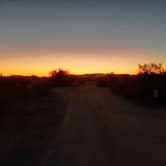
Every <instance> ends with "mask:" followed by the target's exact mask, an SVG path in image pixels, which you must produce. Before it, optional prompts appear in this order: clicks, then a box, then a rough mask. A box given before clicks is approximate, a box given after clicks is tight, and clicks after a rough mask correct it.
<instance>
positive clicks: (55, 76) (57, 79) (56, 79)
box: [50, 69, 74, 86]
mask: <svg viewBox="0 0 166 166" xmlns="http://www.w3.org/2000/svg"><path fill="white" fill-rule="evenodd" d="M50 79H51V81H52V83H53V85H55V86H72V84H73V81H74V78H73V76H72V75H71V74H70V73H69V72H68V71H65V70H63V69H59V70H54V71H52V72H50Z"/></svg>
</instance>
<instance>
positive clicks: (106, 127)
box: [46, 82, 166, 166]
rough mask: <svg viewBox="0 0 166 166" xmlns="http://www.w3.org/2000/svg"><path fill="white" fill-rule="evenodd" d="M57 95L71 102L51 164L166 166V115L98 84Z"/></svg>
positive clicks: (50, 155) (58, 90)
mask: <svg viewBox="0 0 166 166" xmlns="http://www.w3.org/2000/svg"><path fill="white" fill-rule="evenodd" d="M56 91H57V92H59V93H61V94H63V95H64V96H67V97H68V98H69V99H70V102H69V104H68V107H67V110H66V116H65V119H64V122H63V124H62V127H61V130H60V131H59V132H58V136H57V139H56V144H57V148H56V156H57V157H56V159H55V152H52V153H50V154H49V156H48V159H47V162H46V165H55V163H56V164H57V165H64V166H65V165H72V166H92V165H95V166H97V165H103V166H105V165H113V166H121V165H123V166H124V165H126V166H133V165H134V166H137V165H138V166H140V165H143V166H144V165H146V166H147V165H151V166H152V165H155V166H156V165H157V166H159V165H166V132H165V128H166V112H164V111H162V110H150V109H147V108H146V109H145V108H143V107H139V106H136V105H134V104H131V103H129V102H128V101H125V100H124V99H121V98H119V97H116V96H114V95H113V94H111V92H110V91H109V89H107V88H99V87H96V86H95V82H88V83H87V84H86V85H82V86H80V87H77V88H66V89H57V90H56ZM55 160H56V162H55Z"/></svg>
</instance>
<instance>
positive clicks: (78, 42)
mask: <svg viewBox="0 0 166 166" xmlns="http://www.w3.org/2000/svg"><path fill="white" fill-rule="evenodd" d="M165 9H166V2H165V0H139V1H137V0H93V1H92V0H84V1H81V0H0V72H1V73H2V74H4V75H12V74H21V75H32V74H36V75H47V74H48V73H49V72H50V71H51V70H54V69H57V68H64V69H65V70H69V71H70V72H72V73H75V74H82V73H109V72H114V73H129V74H132V73H136V71H137V66H138V64H139V63H140V64H142V63H148V62H162V63H163V64H165V62H166V46H165V45H166V21H165V18H166V10H165Z"/></svg>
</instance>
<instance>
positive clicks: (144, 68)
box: [138, 63, 165, 75]
mask: <svg viewBox="0 0 166 166" xmlns="http://www.w3.org/2000/svg"><path fill="white" fill-rule="evenodd" d="M164 72H165V69H164V67H163V65H162V63H158V64H157V63H146V64H143V65H141V64H138V74H146V75H152V74H163V73H164Z"/></svg>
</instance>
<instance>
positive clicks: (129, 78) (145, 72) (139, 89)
mask: <svg viewBox="0 0 166 166" xmlns="http://www.w3.org/2000/svg"><path fill="white" fill-rule="evenodd" d="M165 85H166V70H165V68H164V67H163V65H162V64H156V63H148V64H143V65H140V64H139V65H138V73H137V74H136V75H128V74H118V75H117V74H109V75H106V76H105V77H103V78H100V79H98V81H97V86H99V87H105V86H107V87H110V89H111V91H112V92H113V93H114V94H116V95H119V96H123V97H125V98H127V99H129V100H130V101H134V102H136V103H139V104H144V105H147V106H152V107H165V106H166V86H165Z"/></svg>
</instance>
